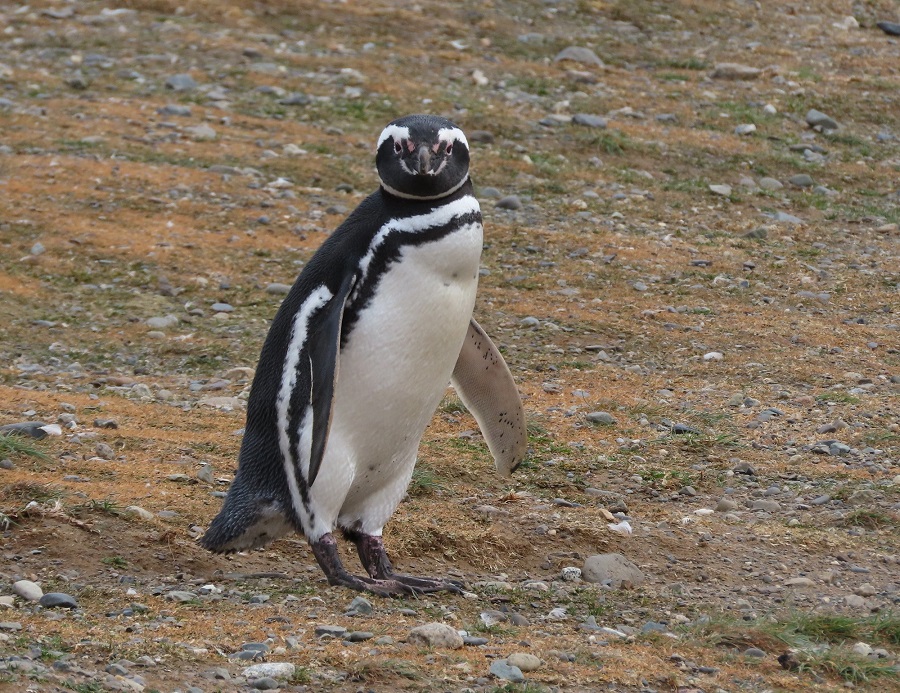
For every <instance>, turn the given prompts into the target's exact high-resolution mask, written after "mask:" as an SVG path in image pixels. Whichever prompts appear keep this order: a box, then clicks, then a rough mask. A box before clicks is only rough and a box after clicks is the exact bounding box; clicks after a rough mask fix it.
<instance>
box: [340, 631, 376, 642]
mask: <svg viewBox="0 0 900 693" xmlns="http://www.w3.org/2000/svg"><path fill="white" fill-rule="evenodd" d="M374 637H375V633H371V632H369V631H367V630H355V631H353V632H352V633H349V634H347V636H346V638H345V639H346V640H349V641H350V642H363V641H364V640H371V639H372V638H374Z"/></svg>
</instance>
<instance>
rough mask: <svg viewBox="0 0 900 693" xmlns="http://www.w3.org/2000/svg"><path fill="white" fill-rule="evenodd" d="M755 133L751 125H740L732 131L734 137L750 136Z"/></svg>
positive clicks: (754, 128)
mask: <svg viewBox="0 0 900 693" xmlns="http://www.w3.org/2000/svg"><path fill="white" fill-rule="evenodd" d="M754 132H756V126H755V125H754V124H753V123H742V124H741V125H738V126H737V127H736V128H735V129H734V134H735V135H750V134H752V133H754Z"/></svg>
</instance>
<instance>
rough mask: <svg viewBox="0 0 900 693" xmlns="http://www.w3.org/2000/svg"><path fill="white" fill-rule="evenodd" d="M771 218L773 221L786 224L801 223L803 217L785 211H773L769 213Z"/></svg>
mask: <svg viewBox="0 0 900 693" xmlns="http://www.w3.org/2000/svg"><path fill="white" fill-rule="evenodd" d="M771 216H772V219H774V220H775V221H781V222H784V223H786V224H802V223H803V219H801V218H800V217H795V216H794V215H793V214H788V213H787V212H775V213H774V214H772V215H771Z"/></svg>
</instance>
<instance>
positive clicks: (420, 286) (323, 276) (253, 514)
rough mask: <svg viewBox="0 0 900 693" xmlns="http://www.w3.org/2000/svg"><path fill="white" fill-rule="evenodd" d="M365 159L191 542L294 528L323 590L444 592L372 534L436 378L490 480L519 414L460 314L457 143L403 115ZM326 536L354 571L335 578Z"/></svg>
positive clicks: (271, 340) (477, 230)
mask: <svg viewBox="0 0 900 693" xmlns="http://www.w3.org/2000/svg"><path fill="white" fill-rule="evenodd" d="M375 164H376V168H377V171H378V177H379V180H380V186H379V188H378V189H377V190H376V191H375V192H374V193H372V194H371V195H369V196H368V197H367V198H366V199H365V200H363V202H362V203H361V204H360V205H359V206H358V207H357V208H356V209H355V210H354V211H353V212H351V213H350V215H349V216H348V217H347V218H346V220H345V221H344V222H343V223H342V224H341V225H340V226H339V227H338V228H337V229H336V230H335V231H334V233H332V234H331V235H330V236H329V237H328V239H327V240H325V242H324V243H323V244H322V245H321V246H320V247H319V249H318V250H317V251H316V253H315V254H314V255H313V257H312V259H310V261H309V262H308V263H307V264H306V266H305V267H304V268H303V270H302V272H301V273H300V275H299V277H298V278H297V280H296V282H295V283H294V285H293V287H292V288H291V291H290V292H289V293H288V295H287V297H286V298H285V300H284V301H283V302H282V304H281V307H280V308H279V310H278V312H277V314H276V315H275V318H274V320H273V321H272V324H271V327H270V329H269V333H268V335H267V337H266V340H265V342H264V344H263V347H262V352H261V354H260V359H259V364H258V367H257V370H256V374H255V376H254V379H253V383H252V385H251V389H250V396H249V399H248V402H247V418H246V426H245V429H244V437H243V440H242V442H241V448H240V453H239V458H238V470H237V473H236V475H235V477H234V480H233V482H232V484H231V487H230V489H229V491H228V494H227V495H226V497H225V501H224V503H223V506H222V509H221V511H220V512H219V514H218V515H217V516H216V517H215V518H214V519H213V521H212V522H211V524H210V526H209V528H208V530H207V531H206V533H205V534H204V536H203V537H202V538H201V539H200V543H201V545H202V546H203V547H205V548H206V549H209V550H210V551H213V552H219V553H221V552H234V551H244V550H249V549H254V548H258V547H261V546H264V545H265V544H268V543H269V542H270V541H272V540H273V539H276V538H278V537H280V536H283V535H285V534H288V533H291V532H296V533H299V534H301V535H303V536H304V537H305V538H306V540H307V541H308V542H309V545H310V547H311V550H312V553H313V555H314V556H315V558H316V562H317V563H318V564H319V566H320V567H321V569H322V571H323V572H324V574H325V576H326V577H327V579H328V583H329V584H331V585H341V586H344V587H348V588H350V589H354V590H358V591H361V592H370V593H373V594H376V595H379V596H400V595H404V594H406V595H409V594H419V593H427V592H436V591H441V590H447V591H452V592H459V591H460V588H461V585H460V583H458V582H454V581H451V580H448V579H442V578H430V577H415V576H410V575H403V574H400V573H397V572H395V571H394V569H393V566H392V564H391V562H390V560H389V558H388V556H387V553H386V551H385V547H384V543H383V541H382V530H383V528H384V526H385V524H386V523H387V521H388V520H389V519H390V517H391V515H393V513H394V511H395V510H396V509H397V506H398V505H399V504H400V501H401V500H402V499H403V497H404V496H405V495H406V490H407V487H408V486H409V482H410V480H411V478H412V473H413V468H414V466H415V463H416V456H417V452H418V447H419V443H420V441H421V439H422V435H423V434H424V432H425V428H426V426H427V425H428V423H429V421H430V420H431V418H432V416H433V414H434V412H435V410H436V409H437V406H438V404H439V403H440V401H441V399H442V397H443V396H444V394H445V392H446V388H447V385H448V383H450V384H452V385H453V386H454V388H455V389H456V391H457V393H458V395H459V397H460V399H461V400H462V402H463V403H464V404H465V405H466V406H467V408H468V409H469V410H470V411H471V412H472V414H473V415H474V416H475V419H476V421H477V422H478V425H479V427H480V428H481V430H482V432H483V433H484V437H485V441H486V442H487V444H488V448H489V450H490V451H491V453H492V455H493V457H494V460H495V464H496V467H497V470H498V471H499V472H500V473H501V474H503V475H509V474H511V473H512V472H513V471H514V470H515V469H516V467H518V465H519V464H520V463H521V461H522V460H523V459H524V457H525V455H526V451H527V438H526V430H525V416H524V411H523V408H522V402H521V399H520V397H519V393H518V390H517V388H516V385H515V382H514V380H513V378H512V375H511V374H510V371H509V368H508V367H507V365H506V363H505V362H504V360H503V357H502V356H501V354H500V352H499V350H498V349H497V347H496V346H495V345H494V344H493V342H492V341H491V340H490V338H489V337H488V336H487V334H485V332H484V330H483V329H482V328H481V327H480V326H479V325H478V323H477V322H476V321H475V320H474V318H473V317H472V312H473V310H474V306H475V293H476V289H477V286H478V275H479V272H478V270H479V262H480V257H481V250H482V243H483V228H482V218H481V210H480V208H479V205H478V201H477V200H476V199H475V195H474V190H473V187H472V181H471V178H470V177H469V146H468V142H467V141H466V137H465V134H464V133H463V131H462V130H461V129H460V128H458V127H457V126H456V125H454V124H453V123H452V122H451V121H449V120H447V119H445V118H442V117H438V116H434V115H410V116H405V117H402V118H399V119H397V120H394V121H392V122H391V123H389V124H388V125H387V126H386V127H385V128H384V130H383V131H382V133H381V136H380V137H379V138H378V142H377V146H376V154H375ZM338 530H340V532H342V533H343V535H344V537H345V538H346V539H347V540H349V541H351V542H353V543H354V544H355V545H356V549H357V553H358V554H359V558H360V561H361V563H362V566H363V568H364V569H365V571H366V576H358V575H354V574H352V573H350V572H349V571H347V570H346V569H345V568H344V565H343V564H342V562H341V559H340V556H339V552H338V545H337V541H336V539H335V533H336V532H337V531H338Z"/></svg>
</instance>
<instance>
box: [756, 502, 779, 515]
mask: <svg viewBox="0 0 900 693" xmlns="http://www.w3.org/2000/svg"><path fill="white" fill-rule="evenodd" d="M750 509H751V510H762V511H764V512H767V513H777V512H778V511H779V510H781V503H779V502H778V501H773V500H764V499H760V500H755V501H753V502H752V503H751V504H750Z"/></svg>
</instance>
